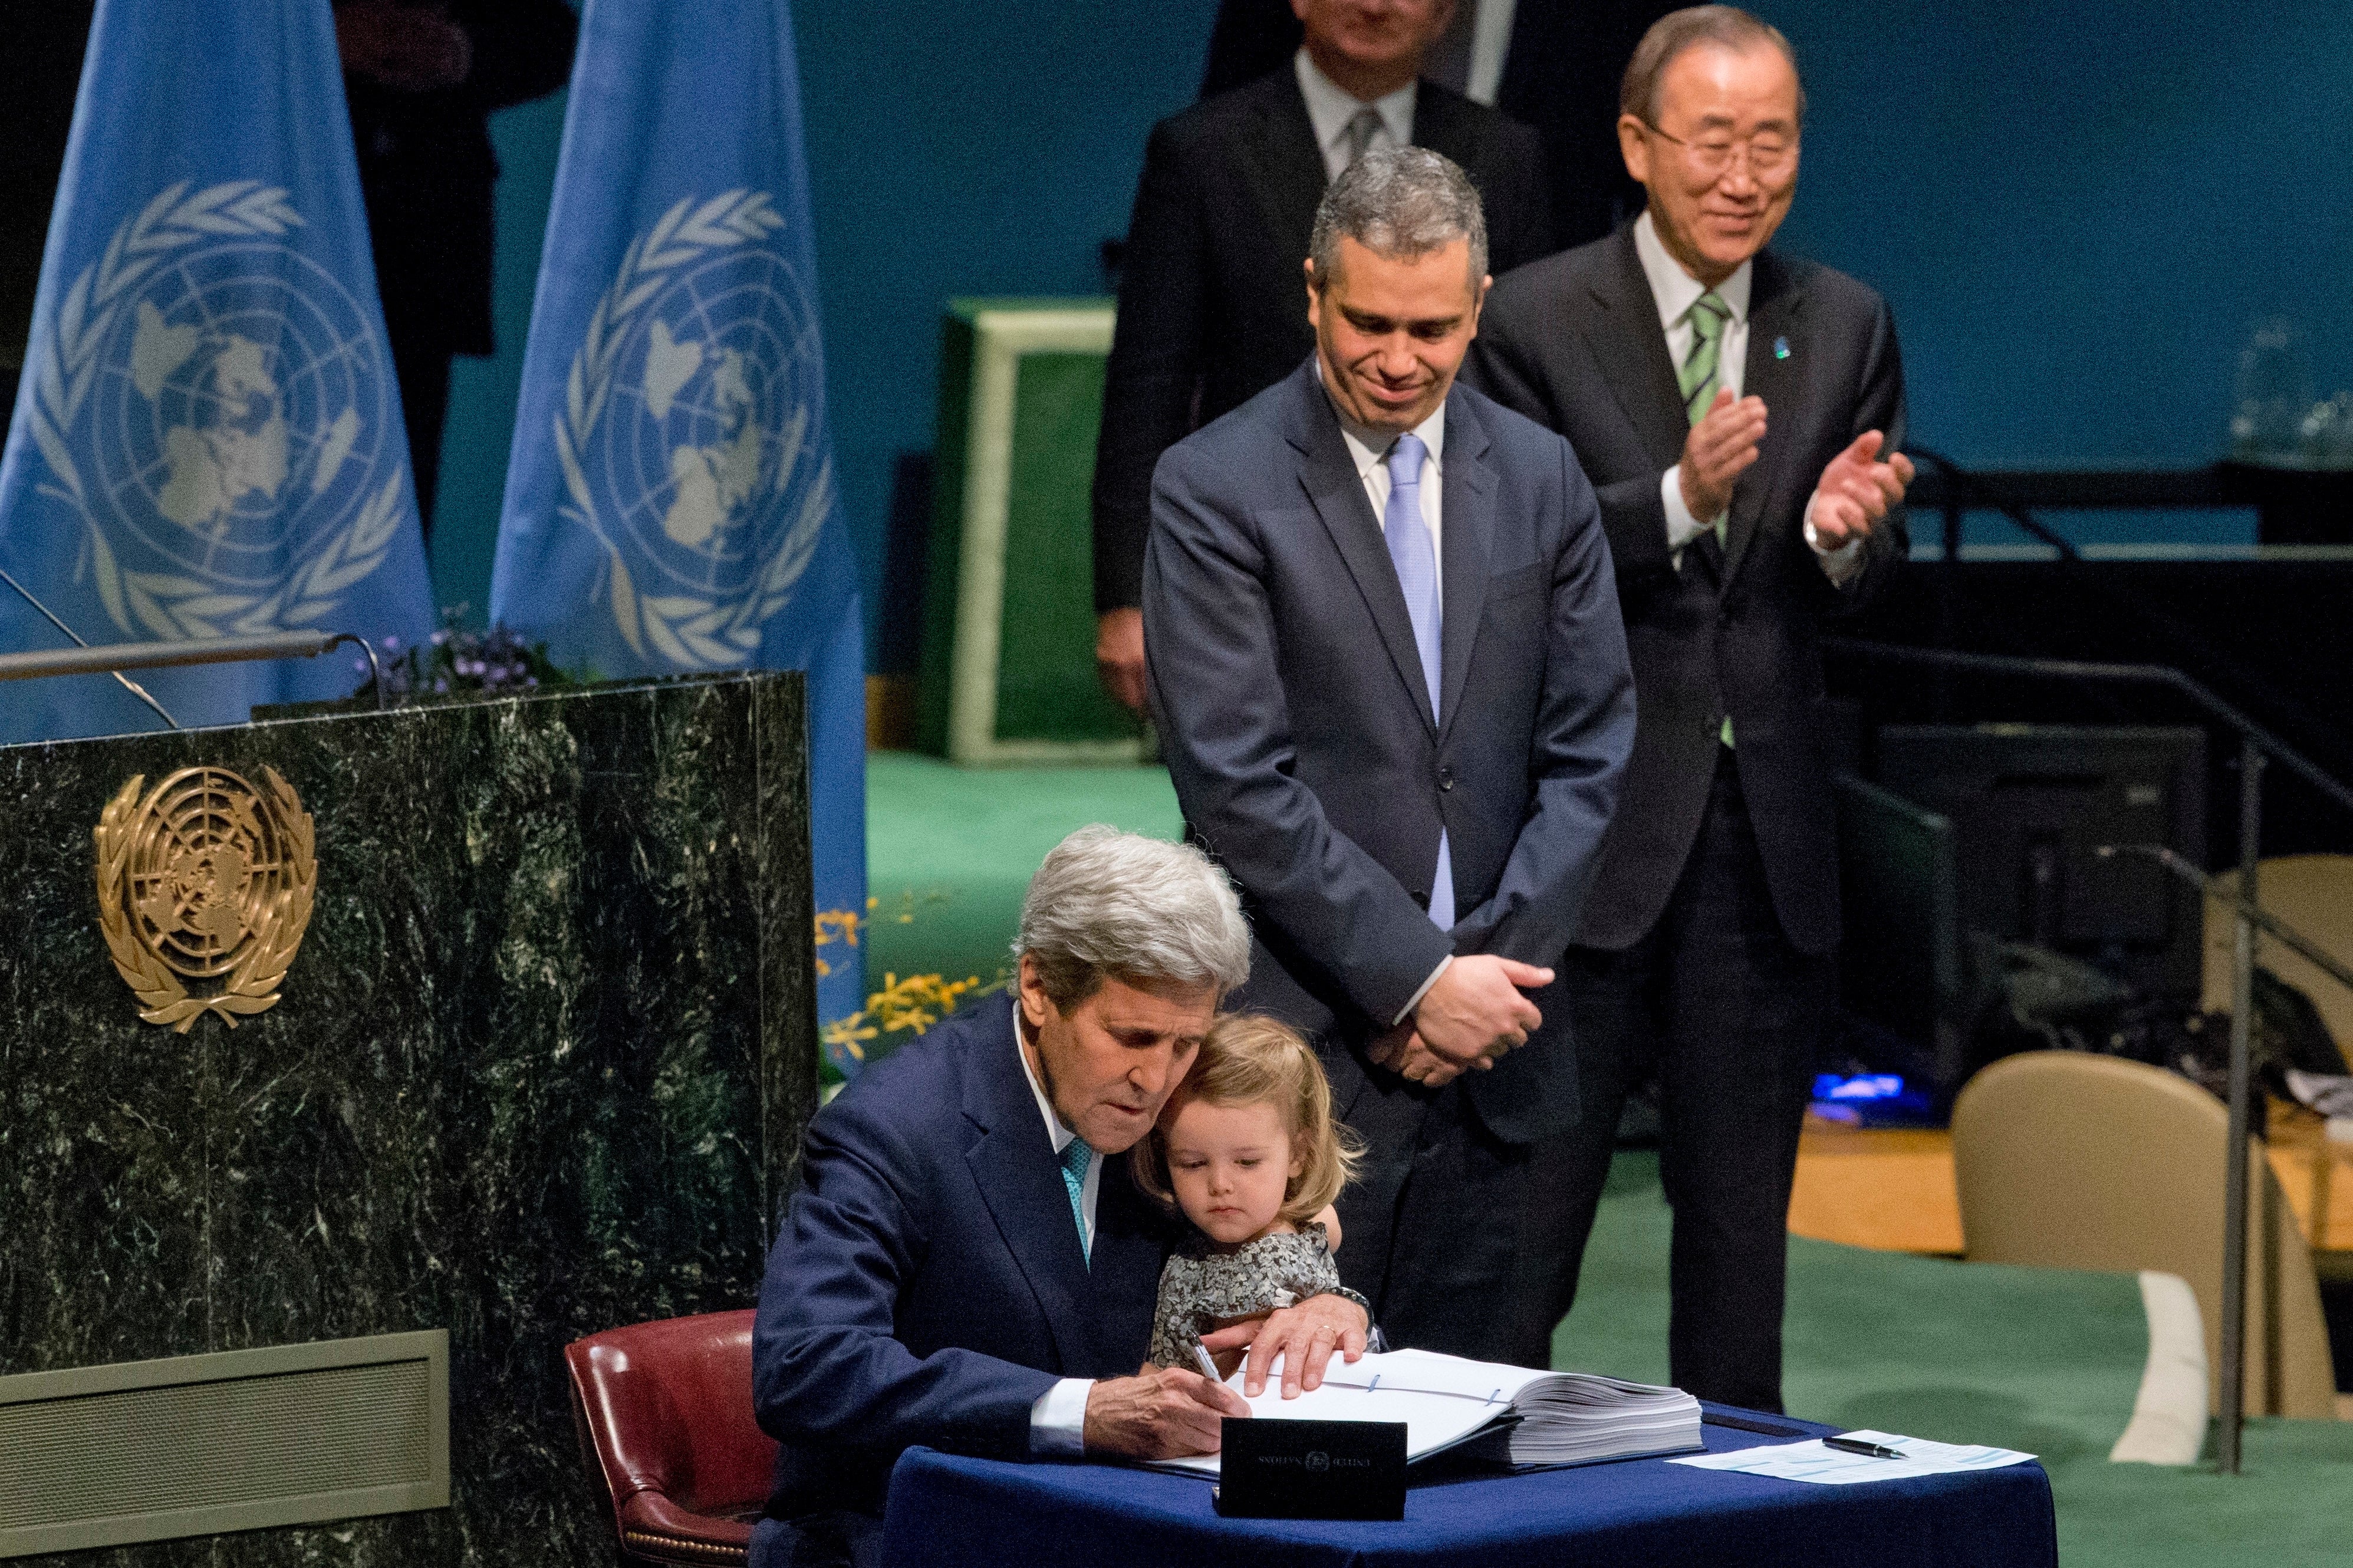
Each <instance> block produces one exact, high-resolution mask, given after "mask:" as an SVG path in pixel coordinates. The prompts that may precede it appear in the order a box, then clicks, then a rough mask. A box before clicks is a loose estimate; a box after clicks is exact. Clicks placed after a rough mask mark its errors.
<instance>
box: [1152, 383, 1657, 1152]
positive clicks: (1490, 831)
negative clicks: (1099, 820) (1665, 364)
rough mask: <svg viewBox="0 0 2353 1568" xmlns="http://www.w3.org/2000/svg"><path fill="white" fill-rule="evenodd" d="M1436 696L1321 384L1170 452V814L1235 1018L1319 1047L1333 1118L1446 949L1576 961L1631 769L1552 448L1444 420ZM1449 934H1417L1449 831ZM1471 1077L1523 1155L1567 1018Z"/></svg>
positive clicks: (1157, 498) (1559, 1005) (1627, 724)
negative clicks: (1226, 898)
mask: <svg viewBox="0 0 2353 1568" xmlns="http://www.w3.org/2000/svg"><path fill="white" fill-rule="evenodd" d="M1440 473H1441V475H1442V484H1443V490H1442V498H1441V517H1442V520H1443V526H1442V529H1441V531H1440V532H1441V536H1440V566H1441V572H1440V577H1441V580H1442V581H1441V585H1442V597H1443V605H1442V607H1441V623H1442V624H1441V630H1440V669H1441V679H1440V702H1439V706H1438V711H1436V712H1435V713H1433V712H1432V711H1431V710H1430V691H1429V685H1428V682H1427V681H1426V680H1425V679H1424V678H1423V675H1422V669H1421V662H1420V657H1419V654H1418V652H1417V651H1416V648H1415V644H1414V638H1413V626H1412V622H1411V620H1410V619H1409V617H1408V616H1407V613H1406V606H1405V595H1403V593H1402V592H1401V591H1400V590H1399V589H1398V579H1397V571H1396V568H1395V567H1394V566H1392V565H1391V564H1390V563H1389V556H1388V546H1387V544H1386V543H1385V542H1384V541H1383V538H1382V534H1381V521H1380V519H1378V518H1377V517H1375V516H1374V515H1373V509H1372V505H1371V502H1370V501H1369V500H1367V499H1366V495H1365V489H1364V485H1363V483H1362V481H1361V480H1360V479H1358V478H1357V475H1356V467H1355V465H1354V463H1352V462H1351V461H1350V459H1349V456H1348V452H1347V448H1346V447H1345V444H1344V442H1343V438H1342V437H1341V434H1340V423H1339V419H1338V417H1337V416H1336V415H1335V414H1334V412H1333V409H1332V404H1331V400H1330V399H1329V398H1328V397H1326V396H1325V395H1324V389H1323V386H1322V384H1321V383H1320V382H1319V381H1318V380H1317V378H1316V372H1315V362H1314V360H1313V359H1312V358H1311V359H1310V360H1308V361H1307V362H1306V363H1303V364H1302V365H1301V366H1300V367H1299V368H1298V369H1297V370H1296V371H1294V372H1293V374H1291V375H1290V376H1288V377H1286V378H1285V379H1283V380H1282V381H1281V382H1278V383H1277V384H1275V385H1273V386H1271V387H1270V388H1269V389H1267V390H1266V391H1265V392H1263V393H1261V394H1260V395H1258V396H1257V397H1255V398H1253V399H1251V400H1250V402H1249V403H1247V404H1244V405H1242V406H1241V407H1240V408H1238V409H1236V410H1235V411H1234V412H1233V413H1231V414H1229V415H1228V416H1226V417H1224V418H1223V419H1220V420H1219V421H1217V422H1216V423H1215V424H1213V425H1210V426H1208V427H1207V428H1205V429H1203V430H1202V431H1200V432H1199V433H1198V434H1197V435H1195V436H1192V437H1188V438H1187V439H1186V440H1184V441H1182V442H1180V443H1178V444H1177V445H1176V446H1175V447H1171V448H1170V449H1169V451H1168V454H1167V455H1166V457H1165V458H1162V459H1161V461H1160V467H1159V470H1158V472H1157V473H1156V474H1155V477H1154V480H1153V497H1152V537H1151V542H1150V544H1149V546H1148V548H1147V550H1146V552H1145V582H1144V622H1145V653H1146V657H1147V658H1148V660H1149V662H1150V668H1151V677H1152V683H1153V691H1154V700H1155V702H1156V703H1157V704H1158V709H1159V711H1160V713H1161V714H1162V715H1163V717H1164V721H1165V724H1164V742H1165V744H1166V751H1167V757H1168V771H1169V773H1170V774H1171V776H1172V777H1173V778H1174V779H1175V781H1176V798H1177V801H1178V803H1179V804H1180V805H1182V806H1183V807H1184V811H1185V817H1186V821H1187V825H1188V826H1189V828H1190V830H1191V832H1192V833H1193V835H1194V836H1195V837H1196V838H1197V839H1198V842H1200V843H1201V844H1202V845H1203V846H1204V847H1207V848H1208V851H1209V852H1210V853H1211V854H1212V855H1213V856H1215V857H1216V858H1218V859H1219V861H1220V862H1221V863H1222V864H1223V865H1224V866H1225V867H1226V868H1227V869H1228V870H1229V872H1230V873H1231V874H1232V876H1233V878H1234V880H1235V882H1236V883H1237V884H1238V885H1239V886H1240V889H1241V891H1242V895H1243V900H1244V903H1245V907H1246V909H1247V910H1248V912H1249V913H1250V923H1251V927H1252V930H1253V931H1254V932H1255V934H1256V936H1257V938H1258V941H1259V943H1260V951H1259V952H1257V953H1255V954H1254V955H1253V958H1252V962H1251V966H1250V982H1249V984H1248V985H1247V986H1245V987H1244V989H1243V992H1242V994H1240V996H1238V997H1237V998H1236V999H1235V1000H1236V1002H1237V1004H1238V1005H1253V1006H1257V1007H1260V1008H1262V1009H1264V1010H1265V1011H1268V1012H1271V1013H1272V1014H1274V1015H1275V1016H1278V1017H1282V1018H1284V1019H1286V1020H1288V1021H1289V1022H1291V1023H1293V1024H1294V1025H1296V1026H1299V1027H1301V1028H1302V1029H1303V1030H1304V1031H1306V1032H1308V1033H1309V1034H1310V1035H1311V1036H1314V1037H1318V1038H1319V1040H1320V1041H1321V1043H1322V1045H1323V1047H1324V1060H1325V1066H1326V1068H1327V1069H1328V1070H1329V1071H1330V1072H1331V1073H1332V1075H1333V1079H1334V1089H1335V1094H1337V1095H1338V1097H1339V1099H1338V1103H1339V1104H1340V1105H1341V1106H1342V1107H1343V1108H1345V1106H1346V1105H1347V1104H1348V1102H1349V1100H1350V1099H1351V1098H1353V1096H1352V1093H1351V1090H1352V1089H1353V1088H1354V1087H1356V1085H1360V1084H1361V1082H1362V1079H1361V1078H1357V1079H1356V1080H1355V1083H1354V1084H1352V1083H1351V1082H1350V1079H1351V1078H1352V1076H1353V1075H1356V1074H1359V1073H1361V1072H1363V1071H1364V1070H1365V1067H1364V1063H1363V1061H1362V1059H1361V1055H1360V1052H1359V1051H1358V1050H1357V1049H1356V1047H1361V1046H1362V1044H1363V1043H1364V1042H1365V1040H1366V1038H1367V1037H1370V1036H1372V1035H1374V1034H1377V1033H1379V1032H1381V1031H1383V1030H1385V1029H1387V1028H1388V1026H1389V1022H1390V1020H1391V1019H1392V1018H1394V1017H1395V1016H1397V1014H1398V1012H1399V1011H1400V1010H1401V1009H1402V1008H1403V1007H1404V1006H1405V1005H1406V1003H1407V1002H1408V1001H1409V1000H1410V999H1411V998H1412V996H1413V994H1414V993H1415V992H1416V991H1418V990H1419V988H1420V987H1421V985H1422V983H1423V982H1424V981H1425V980H1427V979H1428V978H1429V977H1430V971H1431V970H1433V969H1435V968H1436V967H1437V966H1438V963H1439V962H1440V960H1441V959H1443V958H1444V957H1445V956H1446V955H1447V954H1448V953H1450V952H1454V953H1480V952H1492V953H1500V954H1502V955H1504V956H1505V957H1509V958H1515V959H1520V960H1522V961H1524V962H1526V963H1540V964H1551V963H1555V962H1556V961H1557V960H1558V959H1559V958H1560V956H1561V954H1562V952H1563V951H1564V950H1565V949H1566V948H1567V945H1568V938H1569V933H1570V932H1571V931H1573V930H1574V929H1575V927H1576V923H1577V909H1578V905H1579V903H1580V901H1581V900H1582V899H1583V897H1584V894H1585V889H1586V885H1587V883H1588V881H1589V880H1590V879H1591V878H1592V875H1593V869H1594V865H1595V862H1596V860H1597V858H1598V857H1599V850H1600V847H1601V842H1602V838H1603V837H1604V834H1605V831H1606V829H1607V828H1608V826H1609V817H1610V812H1611V810H1612V808H1613V806H1614V805H1615V804H1616V800H1617V794H1618V780H1619V776H1620V773H1622V772H1623V770H1624V768H1625V765H1626V758H1627V754H1628V753H1629V752H1630V751H1631V750H1632V748H1633V744H1634V689H1633V679H1632V676H1631V674H1630V671H1629V668H1628V665H1627V658H1626V637H1625V631H1624V628H1623V626H1622V624H1621V622H1620V616H1619V612H1618V593H1617V588H1616V586H1615V584H1614V582H1613V578H1612V574H1611V571H1610V564H1609V544H1608V542H1607V541H1606V540H1605V539H1604V537H1603V535H1602V531H1601V519H1600V513H1599V509H1598V508H1597V506H1596V504H1595V501H1594V497H1593V489H1592V487H1591V486H1589V485H1588V484H1587V483H1586V481H1585V476H1584V474H1583V473H1582V472H1580V471H1579V470H1578V468H1577V459H1576V458H1574V457H1572V456H1571V455H1570V453H1569V449H1568V444H1567V442H1566V441H1564V440H1562V439H1561V438H1560V437H1558V436H1556V435H1554V434H1553V433H1552V432H1551V431H1549V430H1546V429H1545V428H1543V427H1542V426H1538V425H1536V424H1535V423H1534V422H1533V421H1531V420H1528V419H1525V418H1523V417H1522V416H1519V415H1517V414H1514V413H1513V412H1511V411H1510V410H1509V409H1506V408H1504V407H1502V406H1500V405H1496V404H1495V403H1493V402H1491V401H1489V400H1488V399H1487V398H1485V397H1483V396H1482V395H1480V394H1478V393H1476V392H1473V391H1472V390H1471V389H1469V388H1468V387H1465V386H1461V385H1460V384H1458V385H1456V386H1455V387H1454V389H1453V390H1452V391H1451V393H1450V394H1449V395H1448V396H1447V401H1446V443H1445V447H1444V450H1443V453H1442V455H1441V457H1440ZM1441 827H1442V828H1443V829H1444V830H1445V832H1446V835H1447V840H1448V844H1449V847H1450V851H1451V857H1452V862H1453V872H1454V896H1455V909H1456V910H1457V911H1458V918H1457V919H1456V921H1455V924H1454V928H1453V930H1452V931H1440V930H1439V929H1438V928H1437V927H1436V926H1434V925H1432V924H1431V923H1430V917H1429V915H1428V913H1427V910H1428V907H1429V901H1430V883H1431V880H1432V879H1433V877H1434V875H1435V873H1436V871H1437V866H1438V837H1439V831H1440V828H1441ZM1536 1003H1537V1005H1538V1006H1539V1007H1540V1008H1542V1009H1543V1010H1544V1013H1545V1017H1546V1026H1545V1028H1544V1029H1543V1030H1542V1031H1541V1032H1540V1033H1539V1035H1538V1037H1536V1038H1535V1039H1534V1040H1532V1041H1531V1042H1530V1043H1529V1045H1528V1046H1527V1047H1525V1048H1523V1049H1521V1050H1518V1051H1514V1052H1513V1053H1511V1054H1510V1055H1509V1056H1506V1057H1505V1058H1504V1059H1503V1060H1502V1061H1501V1062H1499V1063H1498V1064H1497V1065H1496V1067H1495V1068H1494V1070H1493V1071H1492V1072H1482V1073H1473V1074H1471V1075H1470V1076H1469V1077H1467V1078H1466V1079H1464V1080H1463V1081H1464V1082H1465V1083H1466V1084H1467V1085H1468V1086H1469V1091H1470V1093H1471V1096H1472V1104H1473V1105H1474V1106H1475V1107H1476V1108H1477V1109H1478V1110H1479V1113H1480V1116H1481V1118H1482V1121H1484V1122H1485V1123H1486V1125H1487V1127H1488V1129H1489V1131H1492V1132H1493V1133H1494V1134H1495V1135H1496V1136H1498V1137H1501V1138H1504V1139H1506V1140H1508V1141H1511V1142H1530V1141H1533V1140H1535V1139H1536V1138H1540V1137H1543V1136H1546V1135H1547V1134H1549V1133H1551V1132H1555V1131H1560V1130H1561V1129H1563V1128H1565V1127H1567V1126H1568V1125H1569V1124H1571V1123H1572V1122H1574V1121H1575V1120H1576V1117H1577V1068H1576V1058H1575V1053H1574V1051H1572V1050H1571V1049H1570V1048H1569V1043H1568V1037H1567V1029H1566V1026H1565V1025H1566V1014H1567V1007H1566V1005H1565V1001H1564V999H1563V998H1561V997H1559V996H1557V995H1550V994H1538V995H1537V997H1536Z"/></svg>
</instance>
